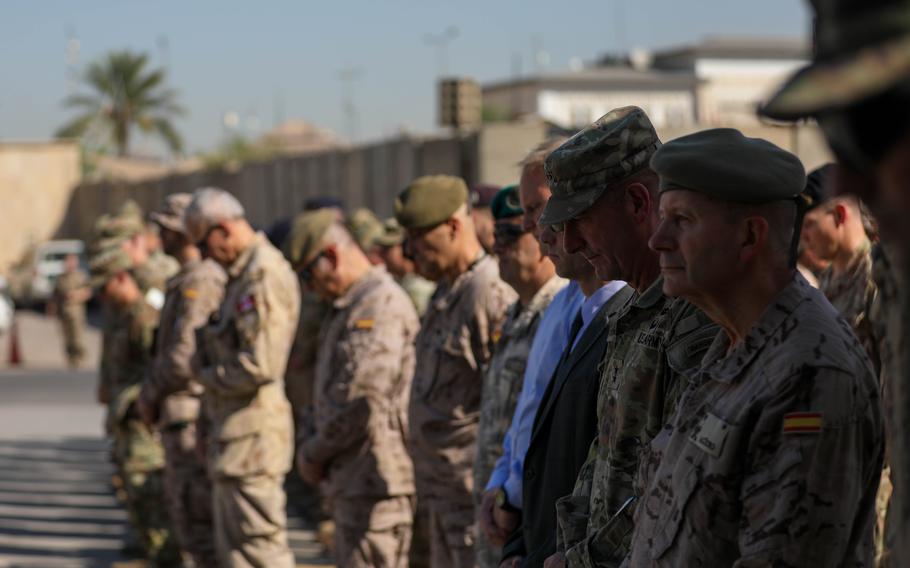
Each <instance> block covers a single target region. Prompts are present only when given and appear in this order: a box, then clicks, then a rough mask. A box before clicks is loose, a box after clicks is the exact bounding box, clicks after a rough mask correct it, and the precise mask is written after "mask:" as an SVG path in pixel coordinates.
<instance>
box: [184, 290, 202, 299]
mask: <svg viewBox="0 0 910 568" xmlns="http://www.w3.org/2000/svg"><path fill="white" fill-rule="evenodd" d="M183 297H184V298H186V299H187V300H195V299H196V298H198V297H199V292H197V291H196V290H193V289H192V288H187V289H186V290H184V291H183Z"/></svg>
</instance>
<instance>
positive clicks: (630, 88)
mask: <svg viewBox="0 0 910 568" xmlns="http://www.w3.org/2000/svg"><path fill="white" fill-rule="evenodd" d="M807 59H808V47H807V46H806V44H805V43H803V42H799V41H795V40H780V39H776V40H772V39H717V38H715V39H707V40H705V41H703V42H700V43H698V44H695V45H692V46H685V47H680V48H673V49H667V50H661V51H657V52H655V53H653V54H648V53H643V52H636V53H635V54H633V56H631V57H628V58H627V60H626V62H625V64H617V63H615V62H614V61H611V62H610V63H603V64H600V65H597V66H594V67H589V68H585V69H583V70H580V71H573V72H564V73H553V74H542V75H537V76H530V77H523V78H520V79H517V80H513V81H506V82H501V83H494V84H490V85H487V86H485V87H484V89H483V104H484V107H486V108H487V109H488V110H490V111H493V112H495V113H498V114H505V115H507V116H510V117H520V116H525V115H537V116H540V117H541V118H543V119H544V120H547V121H549V122H552V123H554V124H557V125H560V126H563V127H566V128H579V127H581V126H584V125H586V124H589V123H591V122H592V121H594V120H596V119H597V118H598V117H600V116H602V115H604V114H606V113H607V112H608V111H610V110H611V109H614V108H616V107H620V106H625V105H633V104H634V105H637V106H640V107H641V108H643V109H644V110H645V112H647V113H648V116H650V117H651V120H652V121H653V123H654V125H655V127H657V128H658V129H663V128H685V127H690V126H694V125H701V126H720V125H726V126H749V125H755V124H757V121H758V119H757V118H756V115H755V108H756V106H757V105H758V103H759V102H760V101H762V100H763V99H765V98H766V97H767V96H768V95H769V94H770V92H771V90H772V89H773V88H774V87H776V86H777V85H779V84H780V82H781V81H782V80H783V79H784V78H785V77H786V76H788V75H789V74H790V73H791V72H792V71H794V70H795V69H796V68H798V67H800V66H801V65H803V64H805V63H806V61H807ZM633 61H634V64H633V63H632V62H633Z"/></svg>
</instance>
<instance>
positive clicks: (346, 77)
mask: <svg viewBox="0 0 910 568" xmlns="http://www.w3.org/2000/svg"><path fill="white" fill-rule="evenodd" d="M361 77H363V69H362V68H361V67H347V68H345V69H342V70H341V71H339V72H338V80H339V81H341V116H342V118H343V119H344V125H345V126H344V128H345V130H346V131H347V133H348V139H349V140H350V141H351V143H352V144H353V143H354V142H355V141H356V140H357V119H358V116H357V105H356V104H355V103H354V81H356V80H357V79H360V78H361Z"/></svg>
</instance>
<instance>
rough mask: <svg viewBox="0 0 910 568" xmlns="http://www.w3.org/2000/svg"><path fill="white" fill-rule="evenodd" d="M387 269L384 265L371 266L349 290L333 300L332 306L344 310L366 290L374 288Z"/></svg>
mask: <svg viewBox="0 0 910 568" xmlns="http://www.w3.org/2000/svg"><path fill="white" fill-rule="evenodd" d="M385 272H386V269H385V267H383V266H373V267H371V268H370V269H369V270H368V271H367V272H366V273H365V274H364V275H363V276H361V277H360V279H359V280H358V281H357V282H354V283H353V284H351V286H350V287H349V288H348V289H347V291H346V292H345V293H344V294H342V295H341V296H340V297H338V298H336V299H335V301H333V302H332V307H334V308H335V309H336V310H343V309H345V308H347V307H348V306H350V305H351V304H353V303H354V302H355V301H356V300H358V299H359V298H360V297H361V296H362V295H363V294H364V293H365V292H367V291H368V290H372V289H373V288H374V287H375V286H376V281H377V280H379V279H380V278H381V277H382V275H383V274H385Z"/></svg>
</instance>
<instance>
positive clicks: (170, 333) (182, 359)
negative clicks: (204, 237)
mask: <svg viewBox="0 0 910 568" xmlns="http://www.w3.org/2000/svg"><path fill="white" fill-rule="evenodd" d="M191 199H192V196H191V195H190V194H188V193H178V194H174V195H171V196H168V198H167V199H166V201H165V206H164V208H163V210H162V211H159V212H155V213H152V214H151V215H150V217H151V219H152V220H153V221H154V222H155V223H158V225H159V226H160V227H161V233H160V234H161V239H162V243H163V247H164V250H165V252H166V253H167V254H169V255H171V256H172V257H173V258H175V259H177V260H178V261H179V262H180V264H181V267H180V271H179V272H178V273H177V274H176V275H175V276H174V277H173V278H171V279H170V280H169V281H168V283H167V293H166V295H165V302H164V308H163V309H162V310H161V321H160V325H159V328H158V337H157V342H156V352H155V358H154V359H153V361H152V365H151V369H150V372H149V373H148V375H147V376H146V379H145V382H143V384H142V390H141V392H140V395H139V404H138V408H139V412H140V414H141V415H142V417H143V420H144V421H145V423H146V424H147V425H149V426H151V425H153V424H157V427H158V429H159V431H160V432H161V441H162V445H163V446H164V452H165V468H164V484H165V487H164V488H165V495H166V497H167V505H168V511H169V513H170V516H171V520H172V523H173V527H174V532H175V533H176V536H177V541H178V543H179V544H180V546H181V548H182V549H183V551H184V552H185V553H186V554H187V555H188V556H189V557H190V558H192V560H193V562H194V563H195V566H199V567H202V566H215V565H217V562H216V559H215V547H214V543H213V542H212V494H211V491H210V487H209V480H208V475H207V474H206V469H205V464H204V463H203V462H202V461H201V460H200V459H199V455H198V453H197V448H196V442H197V423H198V421H199V418H200V406H201V401H200V399H201V395H202V386H201V385H200V384H199V382H198V381H197V380H196V377H195V376H194V375H193V370H192V366H191V360H192V357H193V355H194V354H195V352H196V329H197V328H199V327H202V326H204V325H205V324H207V323H208V321H209V318H210V317H211V315H212V314H213V313H215V311H216V310H217V309H218V307H219V306H220V305H221V300H222V296H223V295H224V285H225V281H226V280H227V277H226V276H225V274H224V270H222V269H221V267H220V266H218V265H217V264H216V263H215V262H214V261H212V260H203V259H202V255H201V253H200V252H199V249H198V248H197V247H196V245H195V243H193V242H191V241H190V240H189V237H187V235H186V226H185V224H184V222H183V214H184V211H185V210H186V207H187V205H189V203H190V200H191Z"/></svg>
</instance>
